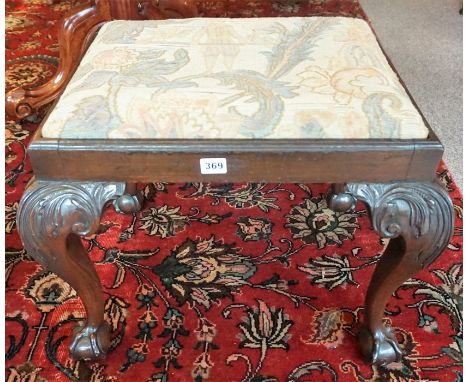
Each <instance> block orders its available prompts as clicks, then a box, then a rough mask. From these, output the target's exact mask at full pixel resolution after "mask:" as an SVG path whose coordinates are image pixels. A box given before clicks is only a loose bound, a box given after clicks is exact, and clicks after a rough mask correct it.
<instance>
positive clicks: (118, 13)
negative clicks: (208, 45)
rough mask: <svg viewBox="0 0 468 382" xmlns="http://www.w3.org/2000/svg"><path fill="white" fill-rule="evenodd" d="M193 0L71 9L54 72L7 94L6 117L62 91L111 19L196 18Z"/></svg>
mask: <svg viewBox="0 0 468 382" xmlns="http://www.w3.org/2000/svg"><path fill="white" fill-rule="evenodd" d="M197 15H198V11H197V7H196V6H195V4H194V1H193V0H140V1H138V0H95V1H94V2H93V3H89V4H84V5H82V6H80V7H77V8H74V9H72V10H70V11H69V12H68V13H67V14H66V15H65V17H64V19H63V21H62V22H61V24H60V26H59V31H58V41H59V55H60V63H59V66H58V68H57V72H56V73H55V74H54V76H53V77H52V78H51V79H50V80H49V81H48V82H47V83H45V84H44V85H42V86H39V87H37V88H35V89H27V88H23V87H18V88H15V89H12V90H11V91H9V92H8V93H7V94H6V101H5V109H6V113H7V115H8V117H9V118H11V119H13V120H19V119H23V118H26V117H28V116H31V115H33V114H35V113H36V112H37V111H38V110H39V108H40V107H41V106H44V105H46V104H48V103H50V102H52V101H53V100H54V99H55V98H57V97H58V96H59V95H60V94H61V92H62V91H63V90H64V87H65V85H66V84H67V82H68V80H69V79H70V77H71V76H72V74H73V73H74V71H75V70H76V67H77V66H78V64H79V62H80V59H81V57H82V55H83V53H84V51H85V50H86V49H87V48H88V46H89V44H90V42H91V40H92V38H93V36H94V34H95V32H96V30H97V29H98V28H99V27H100V26H101V25H102V24H103V23H105V22H107V21H111V20H161V19H167V18H185V17H196V16H197Z"/></svg>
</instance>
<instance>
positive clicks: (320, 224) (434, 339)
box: [5, 0, 463, 382]
mask: <svg viewBox="0 0 468 382" xmlns="http://www.w3.org/2000/svg"><path fill="white" fill-rule="evenodd" d="M79 3H81V2H80V1H76V0H63V1H59V2H57V3H56V4H50V2H49V1H47V0H7V1H6V28H7V30H6V36H7V40H6V46H7V52H6V55H7V58H6V59H7V65H6V85H7V88H8V89H10V88H13V87H15V86H19V85H21V86H25V85H26V86H36V85H38V84H40V83H44V82H45V81H46V80H47V79H48V78H50V76H51V75H52V74H53V73H54V71H55V68H56V66H57V63H58V59H57V56H58V50H57V49H58V45H57V37H56V27H57V22H58V20H60V17H61V16H62V15H63V13H64V12H65V11H67V10H68V9H70V8H71V7H73V6H76V5H77V4H79ZM199 6H200V10H201V13H202V15H204V16H232V17H256V16H276V15H283V16H288V15H290V16H297V15H314V14H340V15H350V16H359V17H365V16H364V13H363V12H362V10H361V8H360V6H359V4H358V2H357V1H352V0H348V1H337V0H336V1H335V0H304V1H301V0H296V1H284V0H248V1H244V0H226V1H221V0H211V1H209V0H201V1H199ZM37 123H38V121H35V122H31V121H29V122H28V121H23V122H21V123H14V122H12V121H7V125H6V140H5V145H6V221H5V230H6V256H5V263H6V265H5V274H6V349H5V357H6V374H7V381H9V382H19V381H28V382H29V381H34V382H44V381H54V382H58V381H94V382H107V381H132V380H133V381H151V382H156V381H160V382H162V381H166V382H167V381H171V382H174V381H175V382H179V381H195V382H202V381H249V382H276V381H278V382H279V381H281V382H282V381H286V382H296V381H297V382H299V381H362V382H365V381H369V382H371V381H416V380H425V381H461V380H462V337H463V336H462V313H461V312H462V269H461V268H462V215H463V207H462V197H461V194H460V192H459V190H458V189H457V187H456V185H455V184H454V183H453V181H452V179H451V177H450V174H449V172H448V171H447V169H446V168H445V167H444V165H443V164H441V167H440V168H439V170H438V177H439V179H440V180H441V182H442V183H443V184H444V186H445V187H446V188H447V190H448V191H449V194H450V196H451V198H452V200H453V202H454V208H455V212H456V222H455V233H454V236H453V238H452V239H451V241H450V244H449V245H448V247H447V249H446V250H445V252H444V254H443V255H442V256H441V257H440V258H439V259H438V260H436V261H435V262H434V263H433V264H432V265H431V266H430V267H429V268H428V269H426V270H424V271H421V272H419V273H418V274H416V275H415V276H414V278H412V279H410V280H409V281H407V282H406V283H405V284H404V285H402V287H401V288H399V289H398V290H397V291H396V292H395V294H394V295H393V297H392V298H391V299H390V300H389V303H388V305H387V311H386V316H385V319H386V321H387V323H388V324H392V326H393V327H394V328H395V334H396V336H397V338H398V340H399V342H400V344H401V346H402V348H403V349H404V351H405V353H406V357H405V358H404V360H403V361H401V362H395V363H392V364H390V365H387V366H385V367H376V366H373V367H372V366H369V365H366V364H365V363H363V362H362V360H361V358H360V355H359V350H358V347H357V340H356V334H357V331H358V330H359V322H360V320H361V319H362V314H363V303H364V295H365V291H366V288H367V285H368V283H369V280H370V277H371V275H372V272H373V269H374V266H375V264H376V262H377V261H378V260H379V258H380V255H381V253H382V251H383V249H384V247H385V245H386V241H383V240H381V239H380V238H379V237H378V236H377V234H376V233H375V232H374V231H372V230H371V227H370V223H369V221H368V216H367V213H366V210H365V208H364V206H363V205H361V204H359V205H358V207H357V209H356V211H355V212H349V213H335V212H333V211H331V210H330V209H329V207H328V205H327V201H326V195H327V192H328V186H327V185H326V184H254V183H250V184H200V183H187V184H168V183H151V184H142V185H140V190H141V192H142V193H143V194H144V197H145V203H144V208H143V210H142V211H140V212H138V213H135V214H133V215H120V214H117V213H116V212H115V211H114V210H113V208H112V207H107V208H106V209H105V211H104V214H103V217H102V224H101V228H100V229H99V231H98V233H97V234H95V235H93V236H90V237H86V238H85V239H84V245H85V247H86V248H87V251H88V253H89V256H90V257H91V259H92V260H93V261H94V263H95V265H96V269H97V272H98V274H99V276H100V278H101V280H102V284H103V289H104V292H105V296H106V301H105V315H106V317H105V318H106V321H107V322H108V324H109V326H110V328H111V349H110V351H109V354H108V357H107V359H106V360H104V361H101V362H99V363H84V362H78V361H75V360H72V359H70V358H69V353H68V346H69V344H70V340H71V338H70V334H71V332H72V329H73V327H75V326H76V325H77V324H78V323H79V322H80V321H82V320H83V317H84V309H83V306H82V305H81V302H80V300H79V299H78V298H77V295H76V293H75V291H74V290H73V289H72V288H70V287H69V286H68V284H66V283H65V282H63V281H62V280H60V279H59V278H58V277H57V276H55V275H54V274H52V273H50V272H47V271H46V270H44V269H43V268H42V267H41V266H40V265H39V264H38V263H36V262H35V261H33V260H32V259H31V258H30V257H29V256H28V254H27V253H26V252H25V251H24V249H23V248H22V245H21V242H20V240H19V237H18V233H17V230H16V223H15V217H16V211H17V208H18V202H19V199H20V197H21V195H22V193H23V191H24V188H25V186H26V184H27V183H28V181H29V180H30V178H31V176H32V170H31V166H30V164H29V161H28V159H27V158H26V156H25V147H26V146H27V144H28V142H29V140H30V138H31V136H32V134H33V133H34V131H35V130H36V128H37V126H38V124H37Z"/></svg>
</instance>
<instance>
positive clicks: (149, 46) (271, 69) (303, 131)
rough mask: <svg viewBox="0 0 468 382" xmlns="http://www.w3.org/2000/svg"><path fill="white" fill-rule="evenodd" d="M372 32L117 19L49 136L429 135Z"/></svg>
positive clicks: (337, 21)
mask: <svg viewBox="0 0 468 382" xmlns="http://www.w3.org/2000/svg"><path fill="white" fill-rule="evenodd" d="M427 135H428V130H427V128H426V126H425V125H424V123H423V121H422V119H421V116H420V115H419V113H418V112H417V111H416V109H415V107H414V106H413V104H412V103H411V101H410V99H409V98H408V95H407V94H406V92H405V90H404V89H403V87H402V86H401V84H400V82H399V80H398V78H397V76H396V74H395V73H394V72H393V71H392V69H391V68H390V66H389V64H388V62H387V60H386V58H385V56H384V55H383V53H382V51H381V49H380V48H379V45H378V43H377V41H376V39H375V37H374V35H373V33H372V31H371V29H370V28H369V26H368V25H367V23H366V22H365V21H363V20H360V19H353V18H346V17H308V18H299V17H288V18H258V19H219V18H217V19H210V18H195V19H184V20H164V21H113V22H109V23H107V24H105V25H104V26H103V27H102V29H101V30H100V31H99V33H98V36H97V37H96V39H95V40H94V42H93V43H92V45H91V47H90V48H89V50H88V52H87V53H86V55H85V57H84V58H83V60H82V61H81V63H80V65H79V68H78V70H77V72H76V73H75V75H74V76H73V78H72V80H71V82H70V83H69V85H68V86H67V88H66V90H65V92H64V94H63V95H62V97H61V99H60V101H59V102H58V104H57V105H56V107H55V109H54V110H53V111H52V113H51V114H50V116H49V118H48V120H47V121H46V123H45V124H44V126H43V136H44V137H49V138H72V139H73V138H75V139H78V138H81V139H92V138H118V139H120V138H121V139H129V138H157V139H159V138H161V139H163V138H235V139H248V138H265V139H268V138H272V139H276V138H338V139H347V138H396V139H409V138H426V137H427Z"/></svg>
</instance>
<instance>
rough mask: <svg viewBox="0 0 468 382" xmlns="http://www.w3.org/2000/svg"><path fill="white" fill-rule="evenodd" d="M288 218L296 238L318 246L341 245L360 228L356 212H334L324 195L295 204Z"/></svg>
mask: <svg viewBox="0 0 468 382" xmlns="http://www.w3.org/2000/svg"><path fill="white" fill-rule="evenodd" d="M286 218H287V221H288V223H287V224H286V227H287V228H289V229H290V230H291V233H292V234H293V238H294V239H301V240H302V241H303V242H304V243H307V244H312V243H313V244H317V246H318V248H323V247H325V246H326V245H328V244H338V245H341V244H343V240H345V239H352V238H353V237H354V231H355V230H356V228H359V224H358V223H357V215H356V214H355V213H351V212H350V213H340V212H334V211H332V210H331V209H330V208H328V204H327V201H326V199H325V198H323V197H319V198H311V199H306V200H305V201H304V202H303V203H301V204H300V205H298V206H294V207H293V209H292V210H291V212H290V213H289V214H288V215H286Z"/></svg>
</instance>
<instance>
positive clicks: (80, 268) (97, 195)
mask: <svg viewBox="0 0 468 382" xmlns="http://www.w3.org/2000/svg"><path fill="white" fill-rule="evenodd" d="M124 189H125V184H124V183H89V184H86V183H85V184H83V183H78V182H77V183H66V184H64V183H60V182H43V181H40V182H33V183H32V184H31V185H30V187H29V188H28V189H27V190H26V192H25V194H24V195H23V198H22V199H21V202H20V206H19V209H18V217H17V223H18V230H19V233H20V236H21V239H22V241H23V244H24V247H25V249H26V251H27V252H28V254H29V255H31V256H32V257H33V258H34V259H35V260H37V261H38V262H39V263H40V264H42V265H43V266H44V267H45V268H46V269H47V270H49V271H51V272H54V273H55V274H57V275H58V276H59V277H61V278H62V279H63V280H64V281H66V282H67V283H69V284H70V285H71V286H72V287H73V288H74V289H75V291H76V293H77V294H78V296H79V297H80V298H81V300H82V302H83V305H84V307H85V309H86V314H87V320H86V323H85V324H84V325H83V326H81V327H79V328H78V330H77V331H76V332H75V335H74V339H73V342H72V344H71V347H70V351H71V354H72V356H73V357H75V358H77V359H86V360H87V359H93V358H98V357H101V356H103V355H105V354H106V352H107V350H108V347H109V331H108V328H107V324H106V323H105V321H104V299H103V293H102V288H101V283H100V281H99V277H98V275H97V273H96V270H95V269H94V266H93V264H92V262H91V260H90V259H89V257H88V255H87V253H86V251H85V249H84V248H83V244H82V243H81V240H80V236H87V235H89V234H91V233H93V232H95V231H96V230H97V229H98V227H99V220H100V216H101V212H102V209H103V207H104V205H105V204H106V203H107V202H108V201H109V200H113V199H116V198H118V197H119V196H121V195H123V193H124Z"/></svg>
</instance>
